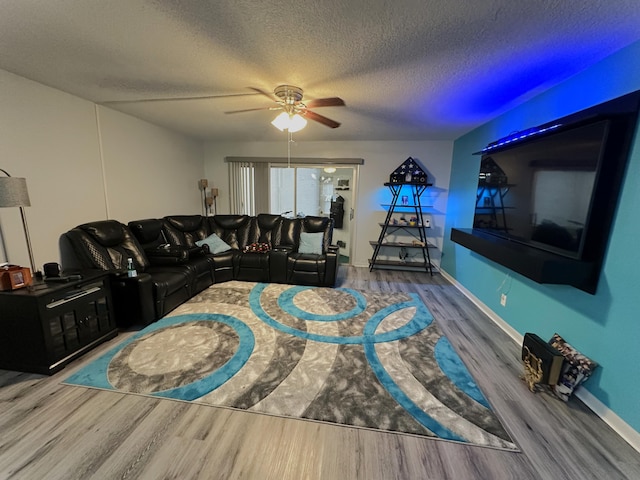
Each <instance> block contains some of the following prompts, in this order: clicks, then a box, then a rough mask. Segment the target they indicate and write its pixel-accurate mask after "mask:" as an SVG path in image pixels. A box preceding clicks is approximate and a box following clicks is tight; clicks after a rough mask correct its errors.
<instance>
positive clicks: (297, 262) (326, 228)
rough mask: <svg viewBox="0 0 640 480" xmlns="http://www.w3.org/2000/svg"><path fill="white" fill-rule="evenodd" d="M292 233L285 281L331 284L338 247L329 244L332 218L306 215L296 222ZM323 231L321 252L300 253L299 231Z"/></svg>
mask: <svg viewBox="0 0 640 480" xmlns="http://www.w3.org/2000/svg"><path fill="white" fill-rule="evenodd" d="M297 226H298V228H300V231H299V232H298V231H295V232H292V233H293V239H297V241H295V240H294V245H293V252H291V253H289V255H288V257H287V281H288V282H289V283H294V284H296V285H321V286H333V284H334V283H335V272H336V271H337V268H338V247H334V246H332V245H331V241H332V234H333V219H331V218H328V217H313V216H308V217H304V218H302V219H301V221H299V222H298V224H297ZM303 232H304V233H323V236H322V245H321V248H322V253H320V254H316V253H300V252H299V251H298V249H299V247H300V233H303Z"/></svg>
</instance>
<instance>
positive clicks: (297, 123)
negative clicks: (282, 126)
mask: <svg viewBox="0 0 640 480" xmlns="http://www.w3.org/2000/svg"><path fill="white" fill-rule="evenodd" d="M306 126H307V120H306V119H305V118H304V117H302V115H298V114H297V113H296V114H295V115H293V116H292V117H290V119H289V131H290V132H291V133H295V132H299V131H300V130H302V129H303V128H304V127H306Z"/></svg>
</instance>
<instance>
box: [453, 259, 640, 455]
mask: <svg viewBox="0 0 640 480" xmlns="http://www.w3.org/2000/svg"><path fill="white" fill-rule="evenodd" d="M440 273H441V274H442V276H443V277H445V278H446V279H447V280H449V281H450V282H451V283H452V284H453V286H454V287H456V288H457V289H458V290H460V292H461V293H462V294H463V295H464V296H465V297H467V298H468V299H469V300H471V302H473V304H474V305H475V306H476V307H478V308H479V309H480V310H481V311H482V313H484V314H485V315H486V316H487V317H489V318H490V319H491V321H492V322H494V323H495V324H496V325H498V327H500V328H501V329H502V330H503V331H504V332H505V333H506V334H507V335H509V336H510V337H511V338H512V339H513V341H514V342H516V343H517V344H518V345H522V340H523V338H524V337H523V336H522V335H521V334H520V333H519V332H518V331H517V330H516V329H514V328H513V327H512V326H511V325H509V324H508V323H507V322H505V321H504V320H503V319H502V318H500V317H499V316H498V315H497V314H496V313H495V312H494V311H493V310H491V309H490V308H489V307H487V306H486V305H485V304H484V303H482V301H480V299H478V298H477V297H476V296H475V295H474V294H473V293H471V292H470V291H469V290H467V289H466V288H465V287H464V286H463V285H462V284H460V282H458V281H457V280H456V279H455V278H453V277H452V276H451V275H449V274H448V273H447V272H446V271H444V270H440ZM575 395H576V397H578V398H579V399H580V400H581V401H582V402H583V403H584V404H585V405H586V406H587V407H588V408H589V409H590V410H592V411H593V413H595V414H596V415H597V416H598V417H600V418H601V419H602V420H603V421H604V422H605V423H606V424H607V425H609V426H610V427H611V428H612V429H613V430H614V431H615V432H616V433H617V434H618V435H620V436H621V437H622V438H623V439H624V440H625V441H626V442H627V443H628V444H629V445H631V447H633V448H634V449H635V450H636V451H637V452H638V453H640V433H639V432H637V431H636V430H634V429H633V428H632V427H631V426H629V424H627V423H626V422H625V421H624V420H622V418H620V417H619V416H618V415H617V414H616V413H615V412H614V411H613V410H611V409H610V408H609V407H607V406H606V405H605V404H604V403H602V402H601V401H600V400H598V399H597V398H596V397H595V395H593V394H592V393H591V392H589V390H587V389H586V388H582V387H578V389H577V390H576V392H575Z"/></svg>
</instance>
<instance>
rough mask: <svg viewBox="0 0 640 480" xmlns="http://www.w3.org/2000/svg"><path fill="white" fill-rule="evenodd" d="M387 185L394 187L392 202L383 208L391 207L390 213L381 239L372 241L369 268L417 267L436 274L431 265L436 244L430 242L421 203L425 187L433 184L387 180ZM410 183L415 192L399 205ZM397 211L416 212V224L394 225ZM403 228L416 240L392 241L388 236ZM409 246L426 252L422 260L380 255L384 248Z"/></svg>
mask: <svg viewBox="0 0 640 480" xmlns="http://www.w3.org/2000/svg"><path fill="white" fill-rule="evenodd" d="M384 185H385V186H386V187H388V188H389V190H391V195H392V199H391V203H390V204H385V205H383V207H388V209H387V216H386V218H385V221H384V223H381V224H380V226H381V231H380V236H379V237H378V240H376V241H370V242H369V243H370V244H371V246H372V247H373V256H372V257H371V259H369V271H371V270H373V269H374V268H376V267H387V268H395V269H408V268H411V269H415V268H420V269H422V268H424V269H425V270H426V271H427V272H429V273H430V274H431V275H433V265H432V264H431V256H430V255H429V248H435V245H431V244H429V242H428V240H427V234H426V228H428V227H427V226H426V225H425V222H424V216H423V208H425V206H424V205H422V204H421V200H420V197H421V196H422V194H423V193H424V192H425V190H426V189H427V188H428V187H430V186H432V184H431V183H421V184H406V183H404V184H403V183H385V184H384ZM403 186H408V187H409V188H410V189H411V195H410V196H409V195H408V196H409V202H410V203H408V204H406V205H405V204H402V203H400V204H398V202H399V201H400V198H401V195H400V194H401V192H402V187H403ZM394 213H404V214H412V215H413V216H414V217H415V218H416V219H417V221H416V224H415V225H409V224H408V223H407V224H397V223H396V224H394V223H392V218H393V214H394ZM399 230H402V231H404V232H407V233H408V234H409V236H412V237H414V239H415V242H414V241H412V242H410V243H409V242H389V241H387V236H388V235H391V234H393V233H395V232H397V231H399ZM386 247H392V248H405V249H419V250H421V253H422V261H417V262H416V261H411V262H406V261H402V260H384V259H380V258H378V257H379V256H380V251H381V250H382V249H383V248H386Z"/></svg>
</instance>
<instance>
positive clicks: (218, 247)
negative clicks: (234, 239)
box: [196, 233, 231, 253]
mask: <svg viewBox="0 0 640 480" xmlns="http://www.w3.org/2000/svg"><path fill="white" fill-rule="evenodd" d="M196 245H197V246H199V247H201V246H203V245H206V246H208V247H209V251H210V252H211V253H222V252H226V251H227V250H231V247H230V246H229V245H228V244H227V242H225V241H224V240H222V239H221V238H220V237H219V236H218V235H216V234H215V233H212V234H211V235H209V236H208V237H207V238H205V239H202V240H198V241H197V242H196Z"/></svg>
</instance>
